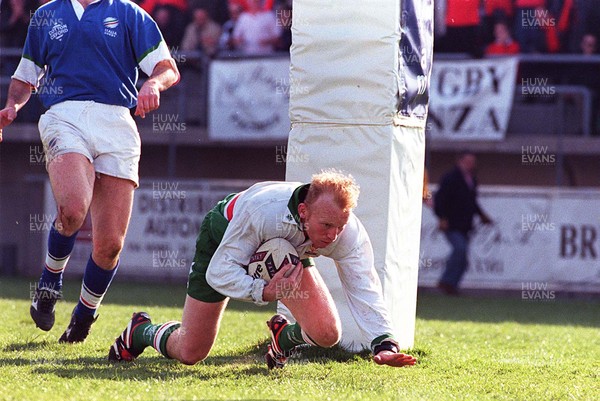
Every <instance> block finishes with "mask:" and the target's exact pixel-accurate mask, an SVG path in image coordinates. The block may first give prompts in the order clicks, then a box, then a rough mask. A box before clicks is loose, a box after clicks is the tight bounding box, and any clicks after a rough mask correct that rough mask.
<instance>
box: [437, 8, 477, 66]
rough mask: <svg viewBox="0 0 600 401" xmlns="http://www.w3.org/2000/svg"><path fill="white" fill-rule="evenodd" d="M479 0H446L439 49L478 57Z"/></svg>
mask: <svg viewBox="0 0 600 401" xmlns="http://www.w3.org/2000/svg"><path fill="white" fill-rule="evenodd" d="M479 6H480V0H446V34H445V35H444V37H443V38H442V39H441V45H440V49H439V50H440V51H442V52H448V53H467V54H469V55H471V56H474V57H480V56H481V53H482V43H481V37H480V30H481V29H480V23H481V18H480V15H479Z"/></svg>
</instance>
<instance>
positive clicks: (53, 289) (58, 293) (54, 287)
mask: <svg viewBox="0 0 600 401" xmlns="http://www.w3.org/2000/svg"><path fill="white" fill-rule="evenodd" d="M38 287H39V288H44V289H46V290H49V291H43V292H40V293H39V296H38V300H39V299H43V300H47V299H56V300H57V301H58V300H61V299H63V293H62V289H58V284H57V283H43V282H42V283H38V282H33V281H32V282H30V283H29V299H34V298H35V293H36V290H37V289H38Z"/></svg>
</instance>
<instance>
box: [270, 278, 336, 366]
mask: <svg viewBox="0 0 600 401" xmlns="http://www.w3.org/2000/svg"><path fill="white" fill-rule="evenodd" d="M306 269H307V270H306V271H304V274H303V276H302V282H301V283H300V286H299V288H298V289H295V290H293V291H290V292H289V293H287V294H286V295H285V296H284V298H283V299H282V300H281V301H282V302H283V303H284V305H285V306H286V307H287V308H288V309H289V310H290V312H291V313H292V314H293V315H294V317H295V318H296V320H297V323H294V324H290V323H289V322H288V321H287V319H286V318H285V317H284V316H282V315H275V316H273V317H272V318H271V319H270V320H269V321H268V322H267V326H268V327H269V331H270V332H271V344H269V346H268V349H267V354H266V355H265V360H266V362H267V366H268V368H269V369H273V368H283V367H284V366H285V364H286V363H287V358H288V357H289V356H290V355H291V354H292V353H293V350H294V349H295V347H296V346H298V345H301V344H310V345H314V346H320V347H332V346H334V345H335V344H337V343H338V342H339V340H340V335H341V323H340V320H339V316H338V313H337V308H336V307H335V304H334V303H333V299H332V297H331V294H330V293H329V290H328V289H327V287H326V286H325V283H324V282H323V279H322V278H321V275H320V274H319V272H318V271H317V269H316V268H315V267H308V268H306Z"/></svg>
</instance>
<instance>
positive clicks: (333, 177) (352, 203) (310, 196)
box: [304, 169, 360, 212]
mask: <svg viewBox="0 0 600 401" xmlns="http://www.w3.org/2000/svg"><path fill="white" fill-rule="evenodd" d="M324 193H327V194H331V195H333V198H334V201H335V203H336V204H337V205H338V206H339V207H340V208H341V209H342V210H343V211H345V212H346V211H351V210H352V209H354V208H355V207H356V204H357V202H358V195H359V193H360V188H359V186H358V184H357V183H356V181H354V177H352V176H351V175H350V174H343V173H342V172H340V171H337V170H335V169H328V170H322V171H321V172H320V173H318V174H314V175H313V176H312V179H311V182H310V187H309V189H308V193H307V194H306V199H305V200H304V203H306V204H307V205H311V204H312V203H314V201H315V200H317V198H319V196H321V195H322V194H324Z"/></svg>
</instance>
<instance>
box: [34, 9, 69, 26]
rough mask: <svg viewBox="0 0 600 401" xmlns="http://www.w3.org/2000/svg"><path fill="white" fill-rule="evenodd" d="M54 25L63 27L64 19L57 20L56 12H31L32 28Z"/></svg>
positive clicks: (46, 10)
mask: <svg viewBox="0 0 600 401" xmlns="http://www.w3.org/2000/svg"><path fill="white" fill-rule="evenodd" d="M54 25H63V19H62V18H56V10H48V9H45V8H44V9H39V10H38V11H37V12H35V11H34V10H32V11H29V26H30V27H31V28H43V27H50V26H54Z"/></svg>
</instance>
